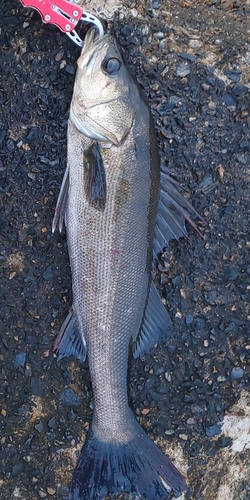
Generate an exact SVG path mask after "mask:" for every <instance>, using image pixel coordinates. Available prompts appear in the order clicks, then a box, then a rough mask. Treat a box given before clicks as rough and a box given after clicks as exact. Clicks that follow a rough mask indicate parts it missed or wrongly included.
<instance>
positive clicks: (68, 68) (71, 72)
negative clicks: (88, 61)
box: [65, 64, 76, 75]
mask: <svg viewBox="0 0 250 500" xmlns="http://www.w3.org/2000/svg"><path fill="white" fill-rule="evenodd" d="M65 71H66V72H67V73H68V74H69V75H74V74H75V71H76V70H75V66H71V64H66V66H65Z"/></svg>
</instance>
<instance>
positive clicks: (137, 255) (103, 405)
mask: <svg viewBox="0 0 250 500" xmlns="http://www.w3.org/2000/svg"><path fill="white" fill-rule="evenodd" d="M67 141H68V151H67V168H66V171H65V174H64V179H63V182H62V186H61V190H60V193H59V197H58V202H57V205H56V210H55V216H54V220H53V224H52V231H53V232H54V231H55V229H56V227H57V225H59V230H62V227H63V223H64V221H65V226H66V232H67V242H68V252H69V258H70V266H71V272H72V292H73V304H72V308H71V310H70V312H69V314H68V317H67V318H66V320H65V322H64V324H63V326H62V328H61V330H60V332H59V335H58V337H57V340H56V342H55V346H54V351H55V352H56V353H57V355H58V358H59V359H60V358H62V357H64V356H70V355H74V356H76V357H77V358H78V359H80V360H82V361H84V360H85V357H86V355H87V357H88V363H89V370H90V375H91V382H92V390H93V399H94V408H93V415H92V422H91V425H90V428H89V431H88V433H87V437H86V440H85V443H84V445H83V448H82V452H81V455H80V457H79V459H78V462H77V465H76V468H75V471H74V473H73V478H72V484H71V488H70V495H69V499H70V500H94V499H105V498H106V497H107V495H111V494H112V495H113V494H114V495H117V494H120V493H121V492H128V493H130V492H131V493H136V494H139V495H141V498H143V499H145V500H156V499H161V500H164V499H167V498H168V497H169V494H170V492H171V491H172V492H174V494H175V495H177V496H178V495H180V494H181V493H182V492H183V491H185V490H186V489H187V485H186V481H185V479H184V477H183V476H182V474H181V473H180V472H179V471H178V470H177V468H176V467H175V466H174V464H173V463H172V462H171V461H170V459H169V458H168V457H167V456H166V455H165V454H164V453H163V452H162V451H161V450H160V449H159V448H158V447H157V446H156V444H155V443H154V442H153V441H152V440H151V439H150V438H149V437H148V436H147V434H146V433H145V431H144V430H143V429H142V427H141V426H140V425H139V423H138V422H137V420H136V418H135V416H134V414H133V412H132V410H131V409H130V407H129V403H128V388H127V372H128V359H129V353H130V350H131V348H132V353H133V356H134V358H137V357H139V356H142V355H143V354H145V353H146V352H148V351H149V350H150V349H151V347H152V346H154V345H155V344H156V343H157V342H159V341H160V340H163V339H168V338H169V337H170V335H171V332H172V322H171V319H170V316H169V314H168V312H167V310H166V308H165V307H164V305H163V302H162V300H161V298H160V296H159V293H158V291H157V288H156V286H155V284H154V282H153V279H152V270H153V268H154V261H155V259H156V258H157V256H158V254H159V253H160V252H162V251H163V249H164V248H166V247H167V244H168V242H169V240H170V239H172V238H176V239H179V238H180V237H181V236H184V237H186V238H188V233H187V230H186V225H185V221H186V220H188V221H189V222H190V223H191V224H192V225H193V227H195V228H196V230H197V231H198V228H197V227H196V225H195V224H194V223H193V221H192V216H194V215H198V214H197V213H196V211H195V210H194V209H193V207H192V205H191V204H189V202H188V200H187V199H186V198H184V197H183V196H182V194H181V193H180V192H179V189H178V187H177V185H176V183H175V181H174V180H173V179H172V178H171V176H170V175H169V174H168V173H166V172H165V173H164V172H161V170H160V158H159V152H158V146H157V138H156V133H155V128H154V123H153V118H152V115H151V112H150V108H149V105H148V103H147V101H146V99H145V97H144V96H143V94H142V91H141V88H140V87H139V85H138V83H137V82H136V80H135V78H134V77H133V76H132V74H131V73H130V70H129V69H128V68H127V66H126V64H125V63H124V61H123V58H122V55H121V50H120V48H119V46H118V42H117V40H116V39H115V37H114V36H113V35H111V34H110V33H106V34H104V35H103V36H102V37H100V38H97V39H96V36H95V31H94V30H93V29H92V30H90V31H88V32H87V34H86V37H85V41H84V46H83V49H82V52H81V55H80V57H79V59H78V61H77V73H76V78H75V84H74V89H73V96H72V101H71V105H70V117H69V122H68V138H67ZM131 345H132V347H131Z"/></svg>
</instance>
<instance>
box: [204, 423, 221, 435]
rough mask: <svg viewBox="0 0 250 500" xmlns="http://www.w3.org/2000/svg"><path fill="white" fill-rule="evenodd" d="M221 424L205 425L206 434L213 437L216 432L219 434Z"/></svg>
mask: <svg viewBox="0 0 250 500" xmlns="http://www.w3.org/2000/svg"><path fill="white" fill-rule="evenodd" d="M221 425H222V424H216V425H211V426H210V427H206V436H208V437H213V436H216V435H217V434H220V433H221Z"/></svg>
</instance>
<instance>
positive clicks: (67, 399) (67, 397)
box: [59, 387, 81, 406]
mask: <svg viewBox="0 0 250 500" xmlns="http://www.w3.org/2000/svg"><path fill="white" fill-rule="evenodd" d="M59 399H60V402H61V403H63V404H65V405H66V406H80V404H81V398H80V397H79V396H78V394H76V393H75V392H74V391H73V389H71V388H70V387H67V388H66V389H64V391H62V392H60V395H59Z"/></svg>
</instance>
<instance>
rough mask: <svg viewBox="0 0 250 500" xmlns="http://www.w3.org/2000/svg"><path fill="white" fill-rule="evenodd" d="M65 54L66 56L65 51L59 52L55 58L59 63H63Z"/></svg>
mask: <svg viewBox="0 0 250 500" xmlns="http://www.w3.org/2000/svg"><path fill="white" fill-rule="evenodd" d="M63 54H64V50H63V49H61V50H59V52H57V54H56V56H55V60H56V61H57V62H59V61H61V59H62V58H63Z"/></svg>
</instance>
